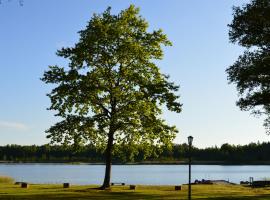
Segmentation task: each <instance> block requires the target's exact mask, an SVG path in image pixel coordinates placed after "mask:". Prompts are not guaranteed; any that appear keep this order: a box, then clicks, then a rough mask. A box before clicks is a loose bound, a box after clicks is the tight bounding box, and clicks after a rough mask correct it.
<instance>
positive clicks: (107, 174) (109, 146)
mask: <svg viewBox="0 0 270 200" xmlns="http://www.w3.org/2000/svg"><path fill="white" fill-rule="evenodd" d="M112 147H113V132H112V131H110V132H109V138H108V144H107V148H106V169H105V177H104V182H103V185H102V186H101V187H100V188H101V189H106V188H109V187H110V183H111V167H112Z"/></svg>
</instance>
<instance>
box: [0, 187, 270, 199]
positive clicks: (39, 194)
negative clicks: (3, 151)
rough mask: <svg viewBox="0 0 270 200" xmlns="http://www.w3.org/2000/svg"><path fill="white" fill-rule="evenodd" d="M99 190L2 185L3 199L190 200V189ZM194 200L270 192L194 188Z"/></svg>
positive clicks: (267, 194) (269, 196)
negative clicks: (188, 192)
mask: <svg viewBox="0 0 270 200" xmlns="http://www.w3.org/2000/svg"><path fill="white" fill-rule="evenodd" d="M94 188H95V186H75V185H74V186H71V187H70V188H67V189H64V188H63V187H62V185H42V184H39V185H30V187H29V188H27V189H25V188H20V185H14V184H10V183H1V184H0V199H1V200H2V199H37V200H41V199H63V200H64V199H65V200H68V199H97V200H99V199H111V200H114V199H119V200H122V199H125V200H132V199H136V200H139V199H187V186H183V188H182V190H181V191H175V190H174V186H137V188H136V190H129V187H128V186H113V187H112V188H111V189H110V190H106V191H101V190H96V189H94ZM192 189H193V191H192V199H210V200H214V199H219V200H226V199H246V200H247V199H258V200H263V199H270V188H258V189H257V188H256V189H252V188H249V187H244V186H240V185H194V186H192Z"/></svg>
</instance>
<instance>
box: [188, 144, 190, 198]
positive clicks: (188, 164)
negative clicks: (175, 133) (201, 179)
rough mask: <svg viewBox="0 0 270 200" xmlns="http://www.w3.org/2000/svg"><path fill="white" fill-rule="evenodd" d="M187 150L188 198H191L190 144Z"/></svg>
mask: <svg viewBox="0 0 270 200" xmlns="http://www.w3.org/2000/svg"><path fill="white" fill-rule="evenodd" d="M188 150H189V156H188V199H189V200H191V144H189V148H188Z"/></svg>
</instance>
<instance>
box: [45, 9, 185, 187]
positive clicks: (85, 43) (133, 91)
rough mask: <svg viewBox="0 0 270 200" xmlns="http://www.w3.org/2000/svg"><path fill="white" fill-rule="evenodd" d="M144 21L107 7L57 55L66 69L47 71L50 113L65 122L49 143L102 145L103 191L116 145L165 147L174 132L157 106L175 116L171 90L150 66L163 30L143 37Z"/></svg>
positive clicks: (174, 88) (132, 13) (134, 11)
mask: <svg viewBox="0 0 270 200" xmlns="http://www.w3.org/2000/svg"><path fill="white" fill-rule="evenodd" d="M147 29H148V23H147V22H146V21H145V19H143V18H142V17H141V16H140V15H139V9H138V8H135V7H134V6H133V5H131V6H130V7H129V8H128V9H126V10H123V11H121V12H120V13H119V14H117V15H114V14H111V9H110V8H108V9H107V10H106V11H105V12H104V13H102V14H99V15H97V14H95V15H94V16H93V17H92V18H91V20H90V21H89V22H88V25H87V26H86V28H85V29H84V30H82V31H80V32H79V34H80V39H79V41H78V43H76V44H75V46H74V47H69V48H62V49H61V50H59V51H57V55H58V56H61V57H64V58H67V59H69V61H70V62H69V65H68V66H66V67H60V66H57V65H56V66H49V70H48V71H46V72H45V73H44V75H43V78H42V80H43V81H44V82H45V83H49V84H54V86H55V87H54V89H53V90H52V91H51V93H50V94H48V96H49V97H50V99H51V107H50V108H49V109H50V110H55V111H57V114H56V115H57V116H60V117H61V118H62V119H63V121H61V122H59V123H56V124H55V125H53V126H52V127H51V128H50V129H48V130H47V133H48V137H49V138H51V140H52V142H57V143H65V144H70V143H74V144H75V145H81V144H84V143H91V144H93V145H95V146H98V147H105V148H104V149H105V155H106V169H105V178H104V182H103V185H102V187H101V188H103V189H104V188H107V187H110V177H111V162H112V156H113V151H114V148H113V147H114V145H115V144H117V146H119V145H121V144H122V145H125V146H127V147H128V148H129V150H130V149H132V150H134V148H135V147H136V145H138V144H140V145H144V147H145V150H147V149H149V148H150V147H151V146H153V145H155V146H164V145H170V144H171V142H172V140H173V139H174V138H175V134H176V133H177V129H176V127H175V126H169V125H168V124H166V122H165V121H164V120H163V119H162V118H161V114H162V105H165V106H166V107H167V109H168V110H170V111H174V112H178V113H179V112H180V111H181V104H180V103H179V102H178V97H179V96H177V95H175V92H176V91H178V86H175V85H174V83H172V82H169V80H168V76H166V75H164V74H162V73H161V72H160V69H159V68H158V67H157V65H156V62H155V60H159V59H162V57H163V51H162V46H163V45H165V46H170V45H171V42H170V41H169V40H168V39H167V37H166V35H165V34H163V32H162V31H161V30H154V31H151V32H149V31H148V30H147Z"/></svg>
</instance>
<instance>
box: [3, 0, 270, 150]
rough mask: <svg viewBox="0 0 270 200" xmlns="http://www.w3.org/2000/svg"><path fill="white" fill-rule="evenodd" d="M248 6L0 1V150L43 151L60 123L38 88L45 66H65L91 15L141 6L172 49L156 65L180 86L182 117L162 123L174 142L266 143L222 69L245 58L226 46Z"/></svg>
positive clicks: (228, 0) (236, 1)
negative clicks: (237, 10) (235, 10)
mask: <svg viewBox="0 0 270 200" xmlns="http://www.w3.org/2000/svg"><path fill="white" fill-rule="evenodd" d="M245 2H247V1H246V0H219V1H217V0H204V1H199V0H185V1H184V0H170V1H163V0H147V1H146V0H144V1H143V0H138V1H128V0H126V1H121V0H117V1H105V0H57V1H55V0H46V1H37V0H24V5H23V6H20V5H19V3H18V1H17V0H12V1H10V2H9V1H8V0H6V1H5V0H2V4H1V5H0V30H1V31H0V55H1V59H0V145H5V144H44V143H47V142H48V140H46V138H45V136H46V135H45V133H44V130H46V129H47V128H49V127H50V125H52V124H54V123H55V122H56V121H57V119H56V118H55V117H54V116H53V112H52V111H47V110H46V108H47V107H49V105H50V101H49V99H48V97H47V96H46V93H48V92H49V91H50V90H51V89H52V87H51V86H48V85H45V84H44V83H43V82H41V81H40V77H42V74H43V72H44V71H45V70H46V69H47V67H48V65H54V64H58V65H65V64H66V63H67V61H66V60H64V59H62V58H58V57H57V56H56V55H55V52H56V50H57V49H59V48H61V47H66V46H72V45H73V44H74V43H75V42H76V41H77V40H78V34H77V32H78V31H79V30H81V29H84V27H85V26H86V24H87V21H89V19H90V18H91V16H92V15H93V13H101V12H103V11H104V10H105V9H106V8H107V7H108V6H111V7H112V12H114V13H118V12H119V11H120V10H122V9H125V8H127V7H128V6H129V5H130V4H134V5H135V6H138V7H140V9H141V15H142V16H143V17H144V18H145V19H146V20H147V21H148V22H149V24H150V30H151V29H157V28H162V29H163V31H164V33H166V34H167V36H168V38H169V39H170V40H171V41H172V43H173V46H172V47H169V48H165V49H164V52H165V56H164V59H163V60H162V61H160V62H159V66H160V68H161V70H162V72H163V73H166V74H169V75H170V76H171V80H173V81H175V82H176V84H178V85H180V87H181V88H180V91H179V94H180V95H181V102H182V103H183V104H184V105H183V112H182V113H181V114H174V113H169V112H166V111H165V113H164V118H165V119H166V120H167V121H168V122H169V123H170V124H175V125H176V126H177V127H178V129H179V130H180V133H179V134H178V135H177V138H176V140H175V142H177V143H183V142H186V140H187V139H186V138H187V136H188V135H192V136H194V144H195V146H198V147H206V146H213V145H217V146H219V145H221V144H223V143H226V142H227V143H232V144H247V143H249V142H257V141H268V140H269V136H267V135H266V134H265V131H264V128H263V126H262V124H263V119H262V118H255V117H254V116H251V115H250V114H249V112H242V111H240V110H239V108H238V107H236V106H235V101H236V100H237V92H236V89H235V86H233V85H228V83H227V78H226V74H225V69H226V68H227V67H228V66H230V65H231V64H233V62H234V61H235V60H236V59H237V57H238V56H239V55H240V54H241V52H242V51H243V49H242V48H240V47H239V46H237V45H234V44H231V43H229V40H228V27H227V24H228V23H230V22H231V20H232V6H233V5H242V4H243V3H245Z"/></svg>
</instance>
